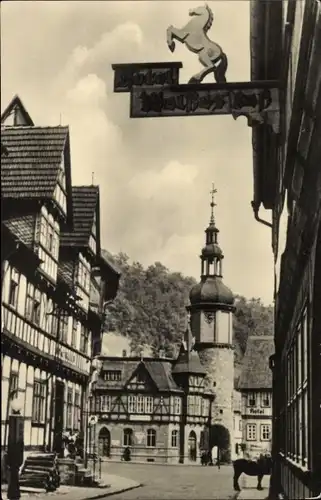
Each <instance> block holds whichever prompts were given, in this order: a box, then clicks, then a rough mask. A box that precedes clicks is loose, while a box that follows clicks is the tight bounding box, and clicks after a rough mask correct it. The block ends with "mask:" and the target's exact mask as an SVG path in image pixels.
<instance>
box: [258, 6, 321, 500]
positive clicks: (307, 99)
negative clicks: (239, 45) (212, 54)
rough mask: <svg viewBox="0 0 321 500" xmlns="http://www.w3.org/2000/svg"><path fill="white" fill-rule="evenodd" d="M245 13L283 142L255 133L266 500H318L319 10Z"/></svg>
mask: <svg viewBox="0 0 321 500" xmlns="http://www.w3.org/2000/svg"><path fill="white" fill-rule="evenodd" d="M251 7H252V8H251V61H252V65H251V66H252V67H251V73H252V75H251V76H252V80H272V79H273V80H278V81H279V83H280V89H281V93H280V95H281V100H280V129H279V133H278V134H275V133H273V131H272V130H271V129H270V127H269V126H268V125H266V124H264V125H260V126H257V127H254V128H253V160H254V202H253V208H254V209H255V214H256V217H257V220H259V221H262V219H260V218H259V217H258V210H259V208H260V205H261V204H263V206H264V208H266V209H269V210H271V211H272V224H269V223H267V225H269V226H270V227H271V228H272V248H273V253H274V261H275V356H272V358H271V364H270V366H271V369H272V371H273V415H274V417H273V441H272V453H273V463H274V469H273V473H272V481H271V498H277V497H278V495H281V496H283V497H284V498H288V499H291V500H292V499H293V500H295V499H304V498H309V497H311V496H315V495H320V494H321V445H320V443H321V428H320V422H321V419H320V404H321V401H320V394H321V383H320V380H321V379H320V339H321V308H320V304H321V288H320V287H321V277H320V269H321V236H320V227H321V226H320V218H321V142H320V136H321V125H320V124H321V121H320V116H321V114H320V110H321V90H320V89H321V65H320V53H321V52H320V51H321V4H320V1H319V0H305V1H292V2H290V1H289V2H287V1H283V2H269V1H261V0H256V1H254V2H252V6H251ZM263 222H265V223H266V221H263Z"/></svg>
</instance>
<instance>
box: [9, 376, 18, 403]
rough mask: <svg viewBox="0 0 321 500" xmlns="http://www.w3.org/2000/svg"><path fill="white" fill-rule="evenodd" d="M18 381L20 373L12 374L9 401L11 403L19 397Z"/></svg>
mask: <svg viewBox="0 0 321 500" xmlns="http://www.w3.org/2000/svg"><path fill="white" fill-rule="evenodd" d="M18 380H19V378H18V373H16V372H11V375H10V381H9V399H10V400H11V401H12V400H13V399H15V398H17V397H18Z"/></svg>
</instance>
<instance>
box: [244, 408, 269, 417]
mask: <svg viewBox="0 0 321 500" xmlns="http://www.w3.org/2000/svg"><path fill="white" fill-rule="evenodd" d="M246 415H252V416H253V417H256V416H265V417H271V416H272V413H271V408H246Z"/></svg>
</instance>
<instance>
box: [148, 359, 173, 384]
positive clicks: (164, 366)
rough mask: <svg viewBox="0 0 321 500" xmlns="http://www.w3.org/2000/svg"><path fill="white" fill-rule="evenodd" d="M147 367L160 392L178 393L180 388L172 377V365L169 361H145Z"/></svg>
mask: <svg viewBox="0 0 321 500" xmlns="http://www.w3.org/2000/svg"><path fill="white" fill-rule="evenodd" d="M144 363H145V366H146V368H147V370H148V372H149V373H150V376H151V377H152V379H153V380H154V382H155V384H156V386H157V388H158V390H159V391H177V390H179V387H178V386H177V385H176V382H175V381H174V379H173V376H172V363H171V362H169V361H163V360H157V361H156V360H155V361H144Z"/></svg>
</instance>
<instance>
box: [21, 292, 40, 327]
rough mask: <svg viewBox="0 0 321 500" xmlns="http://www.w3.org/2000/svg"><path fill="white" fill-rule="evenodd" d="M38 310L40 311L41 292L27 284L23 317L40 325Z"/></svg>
mask: <svg viewBox="0 0 321 500" xmlns="http://www.w3.org/2000/svg"><path fill="white" fill-rule="evenodd" d="M40 309H41V292H40V290H38V289H37V288H35V287H34V286H33V285H32V284H31V283H28V287H27V298H26V311H25V316H26V318H27V319H29V320H30V321H32V322H33V323H35V324H36V325H39V324H40Z"/></svg>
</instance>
